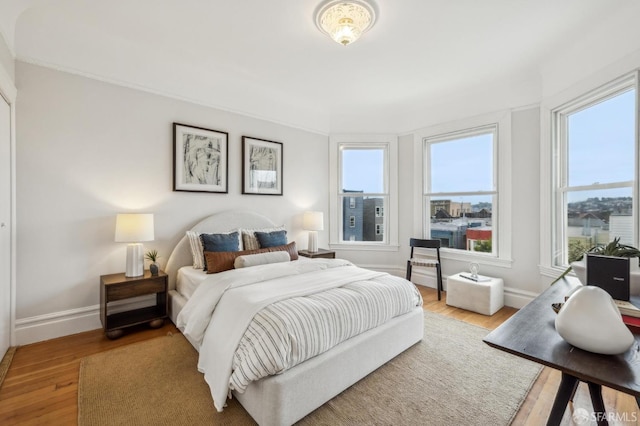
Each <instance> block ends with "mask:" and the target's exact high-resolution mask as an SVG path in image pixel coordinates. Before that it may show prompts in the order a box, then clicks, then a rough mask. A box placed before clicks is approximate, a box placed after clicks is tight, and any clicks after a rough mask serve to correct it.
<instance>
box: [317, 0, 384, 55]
mask: <svg viewBox="0 0 640 426" xmlns="http://www.w3.org/2000/svg"><path fill="white" fill-rule="evenodd" d="M375 22H376V11H375V8H374V5H373V3H371V2H370V1H365V0H327V1H325V2H323V3H321V4H320V6H318V9H317V10H316V25H317V26H318V29H319V30H320V31H322V32H323V33H325V34H327V35H328V36H329V37H331V38H332V39H333V40H335V41H336V42H337V43H340V44H342V45H343V46H347V45H349V44H351V43H353V42H354V41H356V40H357V39H358V38H359V37H360V36H361V35H362V33H364V32H366V31H367V30H369V29H370V28H371V27H373V24H374V23H375Z"/></svg>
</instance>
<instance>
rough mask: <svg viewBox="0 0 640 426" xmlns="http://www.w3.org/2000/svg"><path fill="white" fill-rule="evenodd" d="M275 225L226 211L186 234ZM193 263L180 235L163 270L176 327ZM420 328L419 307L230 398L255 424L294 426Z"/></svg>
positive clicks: (193, 283) (193, 277)
mask: <svg viewBox="0 0 640 426" xmlns="http://www.w3.org/2000/svg"><path fill="white" fill-rule="evenodd" d="M274 226H275V224H274V223H273V222H272V221H270V220H269V219H268V218H266V217H264V216H262V215H260V214H258V213H254V212H248V211H227V212H222V213H217V214H214V215H212V216H209V217H207V218H205V219H203V220H202V221H201V222H199V223H197V224H196V225H195V226H193V228H192V229H191V231H195V232H202V233H225V232H229V231H233V230H236V229H239V228H242V229H263V228H272V227H274ZM301 261H302V262H311V263H313V262H315V261H312V260H304V259H302V260H301ZM329 262H330V261H329ZM290 263H292V264H293V263H294V262H290ZM192 264H193V258H192V254H191V248H190V245H189V241H188V239H187V237H186V236H185V237H183V238H182V239H181V240H180V241H179V242H178V244H177V245H176V247H175V249H174V250H173V252H172V254H171V255H170V257H169V259H168V262H167V265H166V268H165V269H166V272H167V274H168V276H169V311H170V317H171V320H172V321H173V322H174V323H176V324H178V323H179V321H178V316H179V315H180V312H181V311H182V310H183V308H184V307H185V305H187V302H188V300H189V296H190V295H191V294H193V293H194V291H195V289H197V287H198V282H199V280H201V277H199V274H201V272H200V271H198V272H193V271H190V270H189V269H192V268H188V267H189V266H190V265H192ZM185 267H187V268H185ZM190 305H191V304H190ZM190 305H187V306H190ZM183 314H184V313H183ZM423 327H424V314H423V310H422V307H421V306H415V307H412V308H411V309H410V310H409V311H408V312H407V313H405V314H402V315H400V316H396V317H394V318H392V319H390V320H389V321H387V322H385V323H384V324H382V325H380V326H377V327H375V328H373V329H370V330H368V331H365V332H364V333H362V334H359V335H356V336H354V337H351V338H349V339H348V340H345V341H343V342H341V343H339V344H338V345H337V346H334V347H333V348H332V349H329V350H328V351H326V352H323V353H321V354H319V355H317V356H314V357H312V358H310V359H308V360H306V361H304V362H302V363H300V364H298V365H295V366H294V367H292V368H290V369H288V370H286V371H284V372H282V373H281V374H276V375H272V376H268V377H264V378H262V379H259V380H257V381H254V382H251V383H249V384H248V386H247V387H246V389H244V392H242V393H240V392H237V391H233V396H234V397H235V398H236V399H237V400H238V401H239V402H240V403H241V404H242V406H243V407H244V408H245V409H246V410H247V412H248V413H249V414H250V415H251V416H252V417H253V418H254V420H255V421H256V422H257V423H258V424H260V425H289V424H293V423H294V422H296V421H297V420H299V419H301V418H303V417H304V416H306V415H307V414H309V413H310V412H311V411H313V410H315V409H316V408H318V407H320V406H321V405H322V404H324V403H325V402H327V401H328V400H330V399H331V398H333V397H334V396H336V395H337V394H339V393H340V392H342V391H343V390H345V389H347V388H348V387H349V386H351V385H352V384H354V383H355V382H357V381H358V380H360V379H362V378H363V377H365V376H366V375H368V374H369V373H371V372H372V371H374V370H375V369H377V368H378V367H380V366H381V365H383V364H384V363H386V362H387V361H389V360H390V359H392V358H393V357H395V356H396V355H398V354H400V353H401V352H403V351H405V350H406V349H408V348H409V347H411V346H413V345H414V344H415V343H417V342H419V341H420V340H421V339H422V336H423ZM187 339H188V340H189V341H190V343H191V344H192V345H193V346H194V347H195V348H196V349H198V350H200V349H201V347H200V345H201V343H202V342H201V341H198V340H197V339H193V338H190V337H189V336H187ZM202 353H203V352H202V351H201V354H202ZM210 385H211V384H210Z"/></svg>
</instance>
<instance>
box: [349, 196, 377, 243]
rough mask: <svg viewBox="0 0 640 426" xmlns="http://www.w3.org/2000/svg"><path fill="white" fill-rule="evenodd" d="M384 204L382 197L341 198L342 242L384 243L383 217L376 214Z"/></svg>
mask: <svg viewBox="0 0 640 426" xmlns="http://www.w3.org/2000/svg"><path fill="white" fill-rule="evenodd" d="M351 200H354V203H352V202H351ZM384 204H385V198H384V197H362V196H351V195H349V196H346V197H342V222H343V223H342V240H343V241H384V216H383V215H377V214H376V210H377V211H384Z"/></svg>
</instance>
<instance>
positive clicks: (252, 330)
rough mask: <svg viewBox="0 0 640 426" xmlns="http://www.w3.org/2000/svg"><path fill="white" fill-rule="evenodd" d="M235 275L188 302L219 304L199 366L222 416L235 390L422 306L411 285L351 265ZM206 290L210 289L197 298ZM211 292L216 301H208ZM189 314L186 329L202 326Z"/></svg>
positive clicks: (309, 264)
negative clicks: (191, 321) (193, 325)
mask: <svg viewBox="0 0 640 426" xmlns="http://www.w3.org/2000/svg"><path fill="white" fill-rule="evenodd" d="M229 272H235V274H227V275H226V276H225V275H223V276H219V277H218V278H222V279H217V280H215V281H214V280H211V282H209V283H207V282H206V281H205V282H203V283H202V284H201V285H200V287H199V288H198V290H196V293H194V295H193V297H192V298H191V299H190V300H189V302H188V303H187V305H185V309H187V308H188V305H189V304H190V303H192V302H191V301H192V300H197V302H193V304H194V305H196V304H197V305H198V306H200V307H202V305H203V304H211V303H213V304H214V307H212V308H210V309H202V308H200V310H201V311H205V310H210V311H211V316H210V319H209V322H208V326H207V328H206V331H205V332H204V335H203V338H202V344H201V346H200V358H199V362H198V367H199V369H200V371H202V372H203V373H204V374H205V380H206V381H207V383H208V384H209V386H210V388H211V392H212V396H213V400H214V404H215V406H216V408H217V409H218V410H219V411H221V410H222V408H223V407H224V404H225V402H226V398H227V396H228V395H229V394H230V390H236V391H238V392H243V391H244V389H246V387H247V386H248V385H249V384H250V383H251V382H252V381H255V380H259V379H260V378H262V377H266V376H268V375H272V374H278V373H281V372H283V371H285V370H287V369H289V368H291V367H293V366H295V365H297V364H299V363H301V362H303V361H305V360H307V359H309V358H312V357H314V356H316V355H318V354H321V353H323V352H325V351H327V350H329V349H331V348H332V347H334V346H335V345H337V344H339V343H340V342H343V341H345V340H347V339H349V338H351V337H353V336H355V335H358V334H360V333H362V332H364V331H367V330H369V329H372V328H375V327H377V326H379V325H381V324H383V323H385V322H386V321H388V320H390V319H391V318H393V317H396V316H398V315H402V314H404V313H406V312H409V311H411V310H412V309H413V308H415V307H416V306H419V305H421V303H422V300H421V298H420V294H419V292H418V291H417V289H416V288H415V286H413V284H411V283H409V282H408V281H406V280H404V279H402V278H398V277H393V276H390V275H388V274H382V273H378V272H373V271H368V270H365V269H361V268H358V267H356V266H354V265H352V264H351V263H349V262H347V261H344V260H329V259H323V260H314V261H301V262H289V263H284V264H272V265H261V266H257V267H253V268H246V270H242V269H241V270H234V271H229ZM218 275H220V274H218ZM221 281H222V282H221ZM225 281H229V283H225ZM203 286H204V287H203ZM207 287H209V291H206V290H202V291H200V294H198V292H199V290H200V288H207ZM220 287H224V291H222V290H221V289H220ZM212 288H215V290H212ZM207 293H209V296H210V295H211V293H215V294H216V296H214V297H207V296H206V294H207ZM207 299H209V300H208V301H207ZM189 311H191V312H193V309H191V308H189V309H187V313H186V314H185V318H182V320H183V321H181V317H180V316H182V312H181V314H180V316H179V318H178V320H179V321H178V322H179V324H178V326H179V327H181V328H182V329H183V330H187V329H188V328H189V327H188V324H189V322H190V320H194V321H198V320H196V319H194V318H192V317H193V316H194V315H192V314H190V313H189ZM183 312H184V310H183ZM196 316H197V315H196ZM189 317H191V318H189ZM200 321H201V320H200ZM181 322H184V323H183V324H181ZM185 334H188V333H187V332H185ZM190 337H192V338H193V336H192V335H190Z"/></svg>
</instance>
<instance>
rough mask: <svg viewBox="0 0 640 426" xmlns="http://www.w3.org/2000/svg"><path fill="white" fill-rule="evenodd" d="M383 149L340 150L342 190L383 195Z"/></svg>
mask: <svg viewBox="0 0 640 426" xmlns="http://www.w3.org/2000/svg"><path fill="white" fill-rule="evenodd" d="M384 151H385V150H384V149H354V148H343V149H342V188H341V189H342V190H344V191H359V192H367V193H374V194H375V193H378V194H381V193H384V192H385V185H384Z"/></svg>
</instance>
